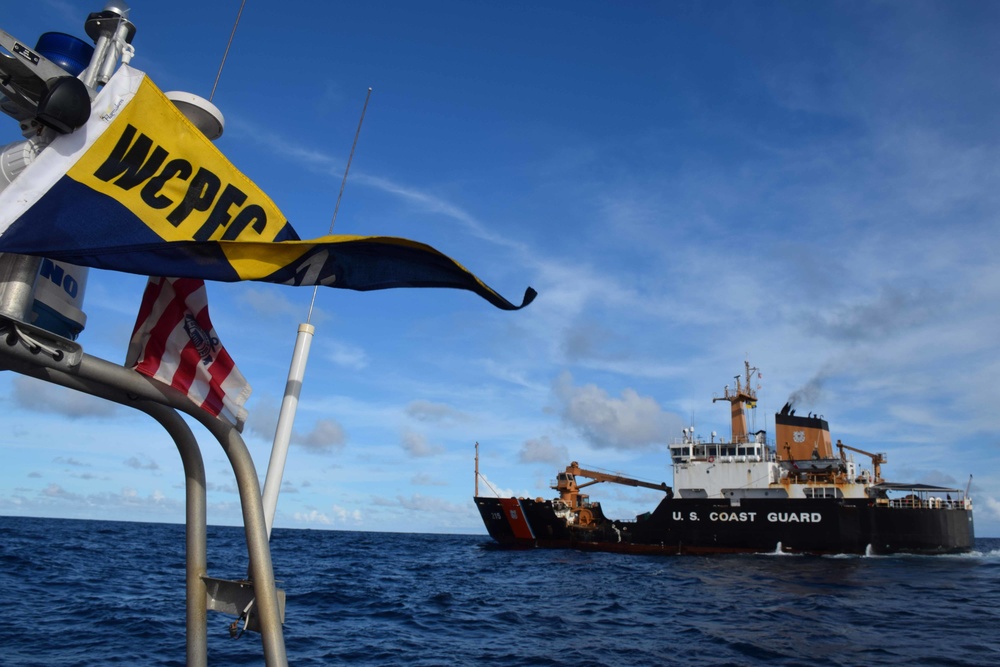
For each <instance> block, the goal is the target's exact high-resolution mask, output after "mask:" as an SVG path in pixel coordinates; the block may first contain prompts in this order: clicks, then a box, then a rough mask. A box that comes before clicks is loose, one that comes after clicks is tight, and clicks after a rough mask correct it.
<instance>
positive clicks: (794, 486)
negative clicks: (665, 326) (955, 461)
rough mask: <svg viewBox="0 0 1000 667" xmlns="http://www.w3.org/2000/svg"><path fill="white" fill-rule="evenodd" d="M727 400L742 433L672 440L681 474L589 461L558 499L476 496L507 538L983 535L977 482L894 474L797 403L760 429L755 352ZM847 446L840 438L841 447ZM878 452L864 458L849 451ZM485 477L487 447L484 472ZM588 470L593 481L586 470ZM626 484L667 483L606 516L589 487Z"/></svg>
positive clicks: (865, 548) (666, 541)
mask: <svg viewBox="0 0 1000 667" xmlns="http://www.w3.org/2000/svg"><path fill="white" fill-rule="evenodd" d="M745 366H746V374H745V377H744V378H743V379H742V382H741V379H740V377H739V376H737V377H736V383H735V387H734V388H732V389H731V388H729V387H728V386H727V387H726V389H725V392H724V394H723V396H721V397H716V398H714V399H713V402H715V401H725V402H728V403H729V404H730V406H731V421H732V436H731V438H730V439H729V440H728V441H726V440H723V439H718V440H717V439H716V438H715V435H714V434H713V436H712V438H711V440H710V441H707V442H706V441H705V440H703V439H702V438H700V437H695V435H694V429H693V428H687V429H684V431H683V435H682V437H681V438H679V439H678V440H677V441H675V442H674V443H672V444H671V445H670V458H671V462H672V466H673V473H674V486H673V487H670V486H667V485H666V484H665V483H653V482H647V481H642V480H638V479H633V478H630V477H625V476H623V475H617V474H611V473H606V472H600V471H595V470H587V469H584V468H581V467H580V466H579V465H578V464H577V463H576V462H573V463H571V464H570V465H569V466H567V467H566V469H565V471H563V472H560V473H558V474H557V475H556V479H555V482H554V484H553V485H552V488H553V489H554V490H556V491H558V493H559V497H558V498H555V499H553V500H545V499H543V498H536V499H530V498H491V497H482V496H479V494H478V491H477V493H476V497H475V503H476V506H477V507H478V508H479V512H480V514H481V515H482V518H483V522H484V523H485V524H486V529H487V530H488V531H489V534H490V536H491V537H492V538H493V539H494V540H496V542H497V543H498V544H499V545H500V546H502V547H509V548H535V547H540V548H551V549H579V550H588V551H610V552H620V553H630V554H704V553H771V552H776V551H778V552H786V553H809V554H840V553H844V554H892V553H919V554H947V553H961V552H966V551H970V550H971V549H972V546H973V542H974V540H975V531H974V528H973V519H972V500H971V499H970V498H969V495H968V489H964V490H963V489H952V488H947V487H940V486H931V485H927V484H901V483H892V482H887V481H886V480H884V479H882V468H881V466H882V464H884V463H886V455H885V454H873V453H870V452H866V451H864V450H861V449H858V448H856V447H852V446H848V445H845V444H843V443H842V442H841V441H840V440H838V441H837V442H836V444H834V443H833V442H832V441H831V438H830V427H829V425H828V424H827V422H826V421H825V420H824V419H823V418H822V417H821V416H819V415H814V414H812V413H810V414H809V415H808V416H805V417H802V416H798V415H796V414H795V410H794V409H793V406H792V405H791V404H789V403H786V404H785V406H784V407H783V408H782V410H781V411H780V412H778V413H777V414H775V416H774V425H775V438H774V440H773V441H769V440H768V438H767V434H766V433H765V432H764V431H757V432H754V433H750V432H749V430H748V429H747V413H748V410H752V409H755V408H756V403H757V393H756V389H754V388H753V386H752V384H751V380H752V378H753V375H754V374H755V373H757V369H756V368H752V367H751V366H750V364H749V362H747V363H746V364H745ZM835 448H836V450H835ZM848 451H849V452H853V453H856V454H859V455H861V456H863V457H865V458H867V459H870V463H871V464H870V467H867V468H866V467H863V466H862V465H861V464H859V463H856V462H855V461H854V460H853V456H849V455H848V454H847V453H846V452H848ZM478 478H479V471H478V457H477V470H476V479H477V480H478ZM581 479H586V480H588V481H580V480H581ZM601 482H605V483H610V484H623V485H627V486H633V487H642V488H648V489H655V490H658V491H662V492H663V493H664V497H663V499H662V500H661V501H660V504H659V505H658V506H657V507H656V508H655V509H654V510H653V511H651V512H647V513H645V514H641V515H639V516H637V517H636V518H635V520H630V521H619V520H615V519H610V518H608V517H606V516H605V515H604V513H603V511H602V510H601V505H600V503H599V502H594V501H591V500H590V498H589V496H588V495H587V494H585V493H581V489H583V488H585V487H588V486H591V485H593V484H597V483H601Z"/></svg>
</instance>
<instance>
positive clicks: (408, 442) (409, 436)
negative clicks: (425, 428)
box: [401, 430, 444, 458]
mask: <svg viewBox="0 0 1000 667" xmlns="http://www.w3.org/2000/svg"><path fill="white" fill-rule="evenodd" d="M401 444H402V446H403V449H405V450H406V452H407V453H408V454H409V455H410V456H414V457H418V458H423V457H428V456H436V455H438V454H440V453H441V452H443V451H444V448H443V447H440V446H438V445H432V444H430V443H428V442H427V438H426V437H424V436H423V435H421V434H420V433H416V432H414V431H410V430H406V431H404V432H403V435H402V442H401Z"/></svg>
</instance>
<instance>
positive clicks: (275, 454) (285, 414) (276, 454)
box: [261, 323, 316, 539]
mask: <svg viewBox="0 0 1000 667" xmlns="http://www.w3.org/2000/svg"><path fill="white" fill-rule="evenodd" d="M315 332H316V327H314V326H313V325H311V324H307V323H302V324H300V325H299V333H298V336H296V338H295V348H294V349H293V350H292V363H291V365H290V366H289V367H288V381H287V382H285V396H284V398H282V399H281V412H279V413H278V426H277V428H276V429H275V431H274V444H273V445H272V446H271V460H270V461H268V462H267V477H265V478H264V491H263V493H262V494H261V502H262V503H263V506H264V524H265V525H266V526H267V537H268V539H270V538H271V526H272V525H274V514H275V511H276V510H277V509H278V492H279V491H280V490H281V479H282V477H283V476H284V474H285V460H286V459H287V458H288V444H289V443H290V442H291V438H292V426H293V425H294V424H295V411H296V410H297V409H298V407H299V394H300V393H301V392H302V380H303V378H305V375H306V362H307V361H309V348H310V346H312V338H313V334H314V333H315Z"/></svg>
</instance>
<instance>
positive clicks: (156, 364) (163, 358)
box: [125, 278, 250, 431]
mask: <svg viewBox="0 0 1000 667" xmlns="http://www.w3.org/2000/svg"><path fill="white" fill-rule="evenodd" d="M125 365H126V366H127V367H134V368H135V370H137V371H139V372H140V373H142V374H144V375H148V376H149V377H152V378H154V379H156V380H159V381H160V382H163V383H164V384H169V385H170V386H171V387H173V388H174V389H177V390H179V391H180V392H181V393H184V394H187V397H188V398H190V399H191V400H192V401H194V403H195V404H196V405H198V406H199V407H201V408H202V409H204V410H207V411H208V412H210V413H211V414H213V415H215V416H216V417H221V418H223V419H225V420H226V421H228V422H229V423H230V424H233V425H234V426H236V428H237V429H238V430H240V431H242V430H243V422H244V421H246V418H247V411H246V409H245V408H244V407H243V404H244V403H245V402H246V400H247V399H248V398H249V397H250V384H249V383H248V382H247V381H246V378H244V377H243V374H242V373H240V371H239V369H237V368H236V364H235V363H233V359H232V357H230V356H229V353H228V352H226V350H225V348H224V347H223V346H222V344H221V343H220V342H219V337H218V335H217V334H216V333H215V327H214V326H212V321H211V319H209V317H208V295H207V293H206V291H205V283H204V282H203V281H201V280H196V279H193V278H150V280H149V282H148V283H147V284H146V292H145V293H144V294H143V296H142V305H140V307H139V315H138V317H137V318H136V322H135V329H134V330H133V331H132V340H131V341H130V342H129V348H128V355H127V357H126V359H125Z"/></svg>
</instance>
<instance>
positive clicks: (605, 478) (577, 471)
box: [566, 461, 670, 491]
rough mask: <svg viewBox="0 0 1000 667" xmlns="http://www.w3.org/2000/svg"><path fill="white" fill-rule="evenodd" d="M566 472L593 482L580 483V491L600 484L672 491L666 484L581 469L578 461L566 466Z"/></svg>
mask: <svg viewBox="0 0 1000 667" xmlns="http://www.w3.org/2000/svg"><path fill="white" fill-rule="evenodd" d="M566 472H567V473H569V474H571V475H575V476H577V477H586V478H588V479H590V480H592V481H590V482H584V483H583V484H579V483H578V484H577V488H578V489H582V488H584V487H587V486H591V485H593V484H598V483H600V482H610V483H612V484H621V485H623V486H641V487H642V488H644V489H656V490H657V491H667V490H669V489H670V487H669V486H667V484H666V483H665V482H660V483H659V484H657V483H656V482H644V481H642V480H640V479H632V478H631V477H624V476H623V475H611V474H608V473H603V472H597V471H596V470H586V469H584V468H581V467H580V465H579V464H578V463H577V462H576V461H574V462H573V463H572V464H570V465H568V466H566Z"/></svg>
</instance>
